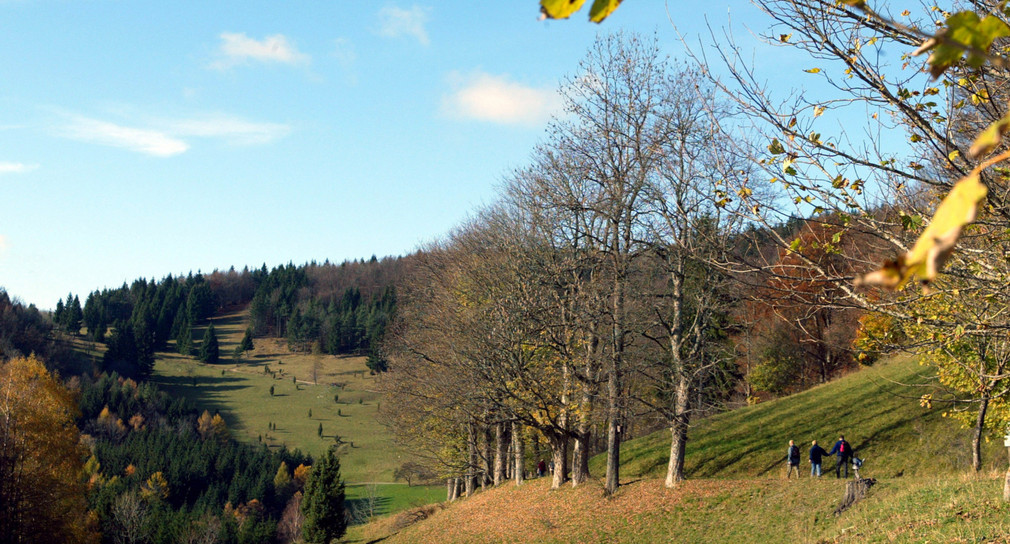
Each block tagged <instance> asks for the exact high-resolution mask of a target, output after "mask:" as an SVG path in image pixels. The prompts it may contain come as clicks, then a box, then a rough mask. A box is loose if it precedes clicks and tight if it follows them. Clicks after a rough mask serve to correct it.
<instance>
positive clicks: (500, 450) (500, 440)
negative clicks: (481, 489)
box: [493, 421, 508, 486]
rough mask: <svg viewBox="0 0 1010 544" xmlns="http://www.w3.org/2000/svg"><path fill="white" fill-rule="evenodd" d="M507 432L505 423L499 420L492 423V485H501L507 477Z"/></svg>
mask: <svg viewBox="0 0 1010 544" xmlns="http://www.w3.org/2000/svg"><path fill="white" fill-rule="evenodd" d="M507 436H508V433H507V432H506V431H505V423H503V422H501V421H499V422H498V423H495V425H494V443H495V453H494V472H493V474H494V485H496V486H497V485H501V484H502V483H503V482H504V481H505V480H506V479H507V478H508V474H507V470H506V465H507V464H508V462H507V460H506V459H507V456H508V442H507Z"/></svg>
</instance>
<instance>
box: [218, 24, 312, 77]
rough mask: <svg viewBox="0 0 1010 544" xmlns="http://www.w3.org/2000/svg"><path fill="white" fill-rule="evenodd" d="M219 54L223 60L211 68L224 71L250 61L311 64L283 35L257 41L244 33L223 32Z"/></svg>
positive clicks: (306, 56)
mask: <svg viewBox="0 0 1010 544" xmlns="http://www.w3.org/2000/svg"><path fill="white" fill-rule="evenodd" d="M219 53H220V54H221V57H222V58H221V59H220V60H217V61H215V62H213V63H212V64H211V65H210V66H211V68H215V69H219V70H224V69H227V68H231V67H232V66H235V65H237V64H244V63H246V62H249V61H256V62H277V63H281V64H308V63H309V56H308V55H306V54H304V53H302V52H300V51H298V49H297V48H295V46H294V45H292V44H291V43H289V42H288V39H287V37H285V36H284V35H283V34H274V35H273V36H267V37H266V38H263V39H262V40H259V41H257V40H255V39H253V38H250V37H249V36H246V35H245V33H244V32H238V33H236V32H222V33H221V49H220V51H219Z"/></svg>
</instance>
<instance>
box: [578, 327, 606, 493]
mask: <svg viewBox="0 0 1010 544" xmlns="http://www.w3.org/2000/svg"><path fill="white" fill-rule="evenodd" d="M587 344H588V345H587V348H586V349H587V353H586V375H585V380H584V381H583V383H582V402H581V405H580V406H579V414H578V417H579V423H578V430H577V431H576V436H575V449H574V451H573V452H572V487H575V486H577V485H579V484H581V483H583V482H585V481H586V480H588V479H589V451H590V446H591V444H592V443H591V440H592V426H591V425H590V421H589V418H590V415H591V414H592V413H593V387H592V385H591V384H592V383H593V382H594V381H595V380H596V370H595V366H596V362H595V359H596V349H597V347H599V344H600V342H599V337H598V336H597V335H596V334H595V333H593V334H592V335H591V338H590V340H589V342H588V343H587Z"/></svg>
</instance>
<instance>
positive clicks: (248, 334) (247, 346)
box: [238, 328, 253, 353]
mask: <svg viewBox="0 0 1010 544" xmlns="http://www.w3.org/2000/svg"><path fill="white" fill-rule="evenodd" d="M238 347H239V349H241V350H242V353H245V352H247V351H252V350H253V338H252V328H247V329H246V330H245V335H244V336H243V337H242V342H240V343H239V345H238Z"/></svg>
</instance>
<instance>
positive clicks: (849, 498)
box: [835, 478, 877, 516]
mask: <svg viewBox="0 0 1010 544" xmlns="http://www.w3.org/2000/svg"><path fill="white" fill-rule="evenodd" d="M875 483H877V480H874V479H873V478H856V479H855V480H852V481H850V482H847V483H846V485H845V496H844V497H842V503H841V504H839V505H838V508H835V515H836V516H839V515H841V514H842V512H844V511H846V510H848V508H849V507H850V506H852V505H853V504H856V503H857V502H859V501H860V500H862V499H864V498H865V497H866V492H867V491H869V490H870V487H872V486H873V484H875Z"/></svg>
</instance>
